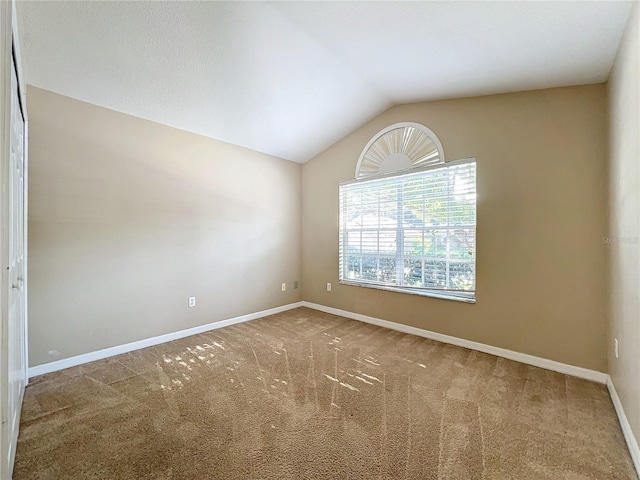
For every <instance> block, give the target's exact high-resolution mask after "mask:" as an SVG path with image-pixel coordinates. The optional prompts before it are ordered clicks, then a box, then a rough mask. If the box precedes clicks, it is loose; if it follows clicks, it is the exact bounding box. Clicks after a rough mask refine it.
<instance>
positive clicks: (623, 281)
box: [608, 4, 640, 439]
mask: <svg viewBox="0 0 640 480" xmlns="http://www.w3.org/2000/svg"><path fill="white" fill-rule="evenodd" d="M639 16H640V7H639V6H638V4H636V6H635V7H634V10H633V12H632V15H631V18H630V20H629V24H628V25H627V29H626V32H625V34H624V37H623V40H622V43H621V45H620V49H619V51H618V55H617V58H616V61H615V64H614V68H613V72H612V74H611V78H610V79H609V84H608V87H609V89H608V93H609V115H610V119H609V125H610V142H609V156H610V162H611V167H610V198H609V201H610V222H609V237H610V238H611V239H612V240H613V241H614V243H612V244H611V245H609V246H608V249H609V265H610V268H609V275H610V282H609V283H610V338H609V343H608V347H609V348H608V351H609V372H610V374H611V378H612V381H613V383H614V385H615V387H616V391H617V392H618V395H619V396H620V400H621V402H622V405H623V407H624V410H625V413H626V415H627V418H628V420H629V423H630V424H631V427H632V429H633V431H634V433H635V436H636V438H637V439H640V297H639V296H640V140H639V137H640V122H639V120H638V117H639V113H638V111H639V110H640V96H639V95H638V90H639V89H640V76H639V75H638V69H639V64H640V54H639V52H640V42H639V41H638V39H639V37H640V27H639V23H640V21H639ZM614 338H617V339H618V340H619V342H620V343H619V358H616V357H615V355H614V353H613V339H614Z"/></svg>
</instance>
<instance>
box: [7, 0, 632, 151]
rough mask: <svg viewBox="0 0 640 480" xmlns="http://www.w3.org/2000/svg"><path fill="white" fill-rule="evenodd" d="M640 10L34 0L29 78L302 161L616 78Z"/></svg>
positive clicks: (593, 4)
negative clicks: (473, 110)
mask: <svg viewBox="0 0 640 480" xmlns="http://www.w3.org/2000/svg"><path fill="white" fill-rule="evenodd" d="M631 6H632V2H614V1H587V2H578V1H571V2H526V1H513V2H489V1H486V2H444V1H442V2H399V1H389V2H349V1H341V2H178V1H176V2H159V1H154V2H134V1H130V2H115V1H107V2H91V1H66V2H54V1H45V2H35V1H29V2H21V3H20V4H19V6H18V12H19V18H20V33H21V37H22V39H21V40H22V43H23V46H22V49H23V52H22V55H23V57H24V58H23V60H24V62H25V70H26V77H27V82H28V83H30V84H32V85H35V86H37V87H40V88H44V89H47V90H51V91H54V92H57V93H60V94H63V95H67V96H70V97H74V98H77V99H80V100H84V101H86V102H90V103H93V104H96V105H100V106H104V107H107V108H111V109H114V110H118V111H121V112H125V113H128V114H131V115H136V116H138V117H142V118H146V119H149V120H153V121H156V122H160V123H164V124H167V125H171V126H173V127H177V128H181V129H184V130H188V131H191V132H195V133H198V134H201V135H206V136H208V137H212V138H216V139H219V140H223V141H225V142H229V143H234V144H237V145H242V146H245V147H248V148H251V149H254V150H258V151H260V152H265V153H268V154H271V155H275V156H278V157H282V158H286V159H288V160H293V161H296V162H300V163H304V162H306V161H307V160H309V159H310V158H312V157H313V156H315V155H316V154H318V153H320V152H321V151H322V150H324V149H326V148H327V147H328V146H330V145H332V144H333V143H335V142H336V141H337V140H339V139H341V138H342V137H344V136H345V135H346V134H348V133H349V132H351V131H352V130H353V129H354V128H356V127H357V126H359V125H361V124H363V123H364V122H366V121H367V120H369V119H371V118H372V117H373V116H375V115H376V114H378V113H379V112H381V111H383V110H384V109H386V108H388V107H389V106H391V105H394V104H397V103H406V102H416V101H422V100H432V99H438V98H451V97H462V96H472V95H483V94H491V93H502V92H511V91H518V90H531V89H539V88H548V87H556V86H567V85H577V84H586V83H597V82H602V81H605V80H606V79H607V77H608V74H609V71H610V69H611V65H612V62H613V59H614V57H615V54H616V51H617V48H618V44H619V42H620V38H621V36H622V32H623V30H624V26H625V23H626V20H627V17H628V16H629V12H630V10H631Z"/></svg>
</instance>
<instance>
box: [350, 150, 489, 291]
mask: <svg viewBox="0 0 640 480" xmlns="http://www.w3.org/2000/svg"><path fill="white" fill-rule="evenodd" d="M468 163H475V164H476V188H475V194H476V208H475V219H474V224H473V232H474V246H475V247H476V249H475V251H474V256H473V260H472V262H456V263H473V266H474V289H473V290H451V289H449V288H440V287H423V286H420V287H415V286H411V285H389V284H383V283H378V282H376V281H372V280H364V279H357V280H356V279H351V278H344V277H345V275H344V273H345V272H344V269H345V265H344V262H345V261H346V260H345V257H346V258H348V255H347V254H345V252H344V251H343V249H344V248H345V245H347V243H346V239H345V238H344V235H348V233H349V231H348V230H347V229H344V230H343V225H342V218H343V215H346V212H345V211H340V208H343V209H344V208H345V207H342V201H343V194H342V188H343V187H344V186H348V185H353V184H361V183H369V182H375V181H378V180H384V179H388V178H393V177H401V176H405V175H414V174H419V173H424V172H427V171H430V170H438V169H443V168H447V167H452V166H459V165H465V164H468ZM338 204H339V206H338V208H339V212H338V282H339V283H340V284H343V285H350V286H357V287H365V288H374V289H378V290H386V291H391V292H398V293H406V294H411V295H420V296H425V297H433V298H439V299H444V300H454V301H459V302H464V303H476V292H477V275H476V267H477V225H478V221H477V217H478V211H477V206H478V189H477V161H476V158H475V157H469V158H463V159H459V160H452V161H449V162H443V163H440V164H437V165H428V166H422V167H413V168H409V169H404V170H399V171H395V172H390V173H385V174H379V175H375V176H368V177H365V178H357V179H353V180H346V181H343V182H340V184H339V188H338ZM397 228H399V227H397ZM447 228H450V227H447ZM464 228H465V229H468V227H466V226H465V227H464ZM376 231H380V230H379V229H376ZM403 231H404V229H403ZM341 237H343V238H341ZM403 253H404V252H400V253H399V252H398V249H396V253H395V257H396V259H397V258H403ZM360 256H361V258H364V255H360ZM368 256H370V257H376V256H380V255H379V253H378V254H370V255H368ZM392 256H394V255H393V254H390V255H388V256H386V257H385V258H387V257H388V258H391V257H392ZM423 260H424V259H423ZM434 260H436V259H434ZM396 261H397V260H396ZM445 261H447V260H445Z"/></svg>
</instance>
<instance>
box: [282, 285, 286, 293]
mask: <svg viewBox="0 0 640 480" xmlns="http://www.w3.org/2000/svg"><path fill="white" fill-rule="evenodd" d="M282 291H283V292H286V291H287V284H286V283H283V284H282Z"/></svg>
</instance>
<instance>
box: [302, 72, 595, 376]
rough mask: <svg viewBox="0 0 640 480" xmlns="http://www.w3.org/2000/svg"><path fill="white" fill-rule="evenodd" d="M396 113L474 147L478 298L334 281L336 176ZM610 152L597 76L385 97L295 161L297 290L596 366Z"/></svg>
mask: <svg viewBox="0 0 640 480" xmlns="http://www.w3.org/2000/svg"><path fill="white" fill-rule="evenodd" d="M401 121H414V122H419V123H422V124H424V125H426V126H427V127H429V128H431V129H432V130H433V131H434V132H435V133H436V134H437V135H438V136H439V138H440V140H441V141H442V144H443V146H444V149H445V153H446V157H447V159H449V160H453V159H458V158H463V157H469V156H475V157H476V158H477V161H478V173H477V175H478V176H477V185H478V187H477V188H478V210H477V212H478V213H477V215H478V227H477V235H478V239H477V242H478V254H477V303H476V304H475V305H470V304H464V303H460V302H455V301H451V300H438V299H433V298H425V297H420V296H416V295H408V294H402V293H392V292H386V291H380V290H373V289H367V288H362V287H354V286H346V285H339V284H338V182H340V181H342V180H349V179H352V178H353V177H354V169H355V165H356V162H357V160H358V157H359V155H360V152H361V151H362V149H363V147H364V146H365V144H366V143H367V141H368V140H369V139H370V138H371V137H372V136H373V135H375V134H376V133H377V132H378V131H379V130H381V129H382V128H384V127H386V126H388V125H390V124H393V123H395V122H401ZM606 165H607V130H606V95H605V86H604V85H591V86H581V87H571V88H560V89H550V90H540V91H533V92H524V93H514V94H507V95H495V96H485V97H476V98H465V99H457V100H444V101H437V102H428V103H418V104H412V105H402V106H396V107H393V108H391V109H389V110H388V111H386V112H384V113H383V114H381V115H380V116H379V117H377V118H375V119H374V120H372V121H371V122H369V123H367V124H365V125H364V126H362V127H361V128H359V129H358V130H356V131H355V132H353V133H352V134H351V135H349V136H347V137H346V138H345V139H343V140H342V141H340V142H338V143H337V144H335V145H334V146H332V147H331V148H329V149H328V150H326V151H325V152H323V153H322V154H320V155H319V156H317V157H316V158H314V159H313V160H311V161H310V162H309V163H307V164H305V165H304V166H303V170H302V191H303V195H302V200H303V206H302V217H303V220H302V229H303V248H302V252H303V253H302V259H303V261H302V263H303V297H304V300H306V301H310V302H314V303H319V304H322V305H327V306H331V307H335V308H340V309H344V310H348V311H352V312H357V313H361V314H365V315H370V316H374V317H378V318H382V319H386V320H391V321H394V322H399V323H403V324H407V325H412V326H416V327H420V328H424V329H428V330H432V331H436V332H441V333H445V334H448V335H454V336H457V337H462V338H466V339H470V340H474V341H478V342H482V343H485V344H489V345H495V346H498V347H502V348H507V349H511V350H515V351H518V352H524V353H528V354H533V355H538V356H540V357H544V358H549V359H552V360H557V361H560V362H565V363H568V364H572V365H577V366H581V367H586V368H591V369H595V370H599V371H603V372H604V371H606V369H607V355H606V338H607V322H606V298H607V297H606V285H607V282H606V256H605V251H606V248H605V246H604V245H603V243H602V236H603V235H605V234H606V229H607V225H606V216H607V214H606V200H607V196H606V190H607V188H606V187H607V179H606V173H607V168H606ZM327 282H332V283H333V291H332V292H327V291H326V283H327Z"/></svg>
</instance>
